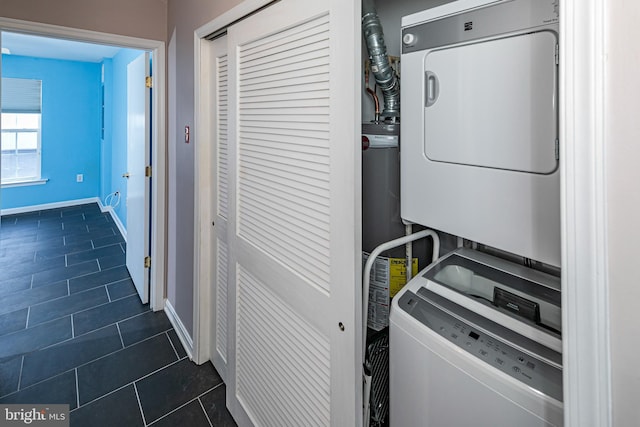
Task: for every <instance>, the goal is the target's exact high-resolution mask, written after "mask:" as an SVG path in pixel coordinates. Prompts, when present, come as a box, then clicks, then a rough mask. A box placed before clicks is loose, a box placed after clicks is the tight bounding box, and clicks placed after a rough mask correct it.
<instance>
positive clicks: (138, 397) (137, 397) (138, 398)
mask: <svg viewBox="0 0 640 427" xmlns="http://www.w3.org/2000/svg"><path fill="white" fill-rule="evenodd" d="M133 390H134V391H135V392H136V399H137V400H138V408H140V415H142V423H143V424H144V425H145V426H146V425H147V420H146V419H145V417H144V411H143V410H142V402H140V395H139V394H138V387H136V383H135V382H134V383H133Z"/></svg>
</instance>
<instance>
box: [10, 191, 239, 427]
mask: <svg viewBox="0 0 640 427" xmlns="http://www.w3.org/2000/svg"><path fill="white" fill-rule="evenodd" d="M1 221H2V222H1V228H0V403H26V404H34V403H47V404H56V403H66V404H69V405H70V409H71V425H72V426H78V427H82V426H114V425H122V426H127V427H129V426H148V425H153V426H181V425H184V426H196V427H197V426H235V423H234V422H233V420H232V418H231V416H230V415H229V413H228V412H227V410H226V408H225V386H224V383H223V382H222V380H221V379H220V376H219V375H218V374H217V372H216V371H215V369H214V368H213V367H212V365H211V364H210V363H209V362H207V363H205V364H204V365H202V366H197V365H195V364H194V363H192V362H191V361H190V360H189V358H188V357H187V355H186V352H185V351H184V349H183V347H182V345H181V343H180V341H179V339H178V336H177V334H176V332H175V331H174V329H173V327H172V325H171V323H170V322H169V320H168V318H167V316H166V315H165V313H164V312H152V311H150V309H149V306H148V304H145V305H143V304H141V303H140V299H139V298H138V295H137V294H136V291H135V288H134V286H133V283H132V282H131V279H130V277H129V274H128V271H127V269H126V267H125V252H124V251H125V249H126V245H125V243H124V239H123V238H122V236H121V235H120V233H119V231H118V228H117V227H116V225H115V224H114V222H113V221H112V219H111V216H110V215H109V214H108V213H102V212H101V211H100V209H99V207H98V205H97V204H86V205H79V206H73V207H68V208H60V209H51V210H46V211H39V212H30V213H25V214H17V215H8V216H3V217H2V218H1Z"/></svg>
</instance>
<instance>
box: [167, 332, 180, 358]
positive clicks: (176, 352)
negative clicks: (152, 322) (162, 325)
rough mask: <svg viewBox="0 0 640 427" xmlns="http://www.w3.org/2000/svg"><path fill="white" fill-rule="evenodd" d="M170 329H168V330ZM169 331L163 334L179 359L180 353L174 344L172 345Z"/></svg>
mask: <svg viewBox="0 0 640 427" xmlns="http://www.w3.org/2000/svg"><path fill="white" fill-rule="evenodd" d="M170 330H171V329H169V331H170ZM169 331H166V332H165V335H166V336H167V339H168V340H169V344H171V348H173V352H174V353H175V354H176V357H177V358H178V359H180V355H179V354H178V350H176V346H175V345H173V341H171V337H170V336H169Z"/></svg>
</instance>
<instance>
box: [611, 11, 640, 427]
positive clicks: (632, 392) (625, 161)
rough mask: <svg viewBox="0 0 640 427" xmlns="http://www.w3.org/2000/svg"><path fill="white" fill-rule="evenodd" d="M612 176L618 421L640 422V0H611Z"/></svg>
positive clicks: (613, 351) (613, 357)
mask: <svg viewBox="0 0 640 427" xmlns="http://www.w3.org/2000/svg"><path fill="white" fill-rule="evenodd" d="M607 3H608V16H607V21H606V22H607V25H608V29H609V30H608V42H607V51H608V55H607V58H606V70H605V73H606V81H607V88H606V94H605V99H606V105H605V106H606V130H605V132H606V134H605V138H606V153H605V156H606V159H605V165H606V177H607V205H608V206H607V207H608V209H607V214H608V221H607V223H608V233H607V234H608V254H609V259H608V262H609V292H610V304H611V305H610V313H611V363H612V379H613V384H612V394H613V396H612V397H613V420H614V425H615V426H620V427H622V426H631V425H640V370H638V369H637V360H638V356H639V355H640V344H639V343H638V339H639V337H640V332H639V329H640V310H638V303H639V302H640V280H639V279H638V269H637V265H638V261H639V260H640V249H639V246H638V244H639V243H640V167H639V165H638V161H639V160H640V108H638V99H639V98H640V49H638V41H639V40H640V27H639V26H638V22H639V21H640V3H638V2H637V1H636V0H609V1H608V2H607Z"/></svg>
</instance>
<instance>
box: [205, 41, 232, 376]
mask: <svg viewBox="0 0 640 427" xmlns="http://www.w3.org/2000/svg"><path fill="white" fill-rule="evenodd" d="M209 48H210V49H211V57H212V60H211V63H212V64H213V72H212V73H211V77H212V80H213V81H212V82H211V88H212V94H211V95H212V96H211V98H210V99H211V103H212V106H213V115H212V117H211V121H210V122H211V135H212V136H213V141H214V144H213V147H212V148H213V149H212V150H211V152H210V153H211V159H210V164H211V165H212V170H211V175H210V176H211V180H212V181H213V182H212V185H211V190H212V192H213V193H212V197H211V200H212V202H213V206H212V209H211V214H212V218H213V223H214V227H213V245H212V260H211V262H212V265H214V266H215V268H214V269H213V271H214V275H213V284H212V285H213V294H214V303H215V319H214V328H215V334H214V336H215V339H214V348H213V351H212V354H213V357H212V361H213V365H214V366H215V367H216V370H217V371H218V372H219V373H220V376H221V377H222V378H223V379H224V380H225V381H226V380H227V360H228V354H227V332H228V329H229V322H228V316H227V313H228V309H227V307H228V298H227V296H228V283H229V282H228V277H229V239H228V229H229V225H228V221H229V138H228V123H229V120H228V117H229V108H228V106H229V97H228V69H229V67H228V56H227V37H226V36H223V37H220V38H218V39H216V40H213V41H212V42H211V44H210V45H209Z"/></svg>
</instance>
